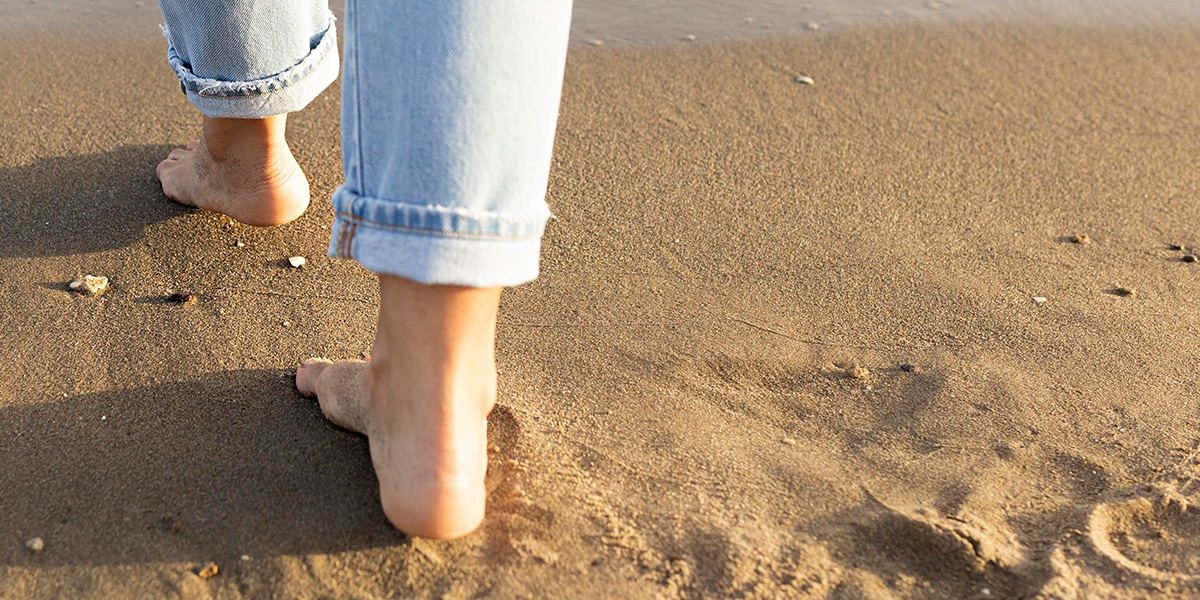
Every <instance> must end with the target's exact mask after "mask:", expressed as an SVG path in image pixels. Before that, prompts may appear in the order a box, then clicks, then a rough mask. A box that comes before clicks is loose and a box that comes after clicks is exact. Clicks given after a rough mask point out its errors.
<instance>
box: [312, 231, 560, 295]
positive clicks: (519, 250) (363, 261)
mask: <svg viewBox="0 0 1200 600" xmlns="http://www.w3.org/2000/svg"><path fill="white" fill-rule="evenodd" d="M541 245H542V240H541V237H540V236H539V237H529V238H462V237H453V236H446V235H439V234H437V233H434V232H423V231H413V230H410V231H403V230H397V229H394V228H386V227H380V226H377V225H375V224H372V223H369V222H363V221H358V220H354V219H348V218H344V217H342V216H339V217H338V218H337V219H335V220H334V223H333V236H332V237H331V239H330V240H329V255H330V256H332V257H335V258H353V259H354V260H356V261H358V263H359V264H360V265H362V266H363V267H365V268H366V269H367V270H369V271H373V272H375V273H378V274H380V275H395V276H397V277H403V278H405V279H410V280H413V281H416V282H418V283H424V284H427V285H461V286H467V287H479V288H484V287H509V286H514V285H519V284H522V283H526V282H529V281H533V280H534V279H537V276H538V261H539V257H540V253H541Z"/></svg>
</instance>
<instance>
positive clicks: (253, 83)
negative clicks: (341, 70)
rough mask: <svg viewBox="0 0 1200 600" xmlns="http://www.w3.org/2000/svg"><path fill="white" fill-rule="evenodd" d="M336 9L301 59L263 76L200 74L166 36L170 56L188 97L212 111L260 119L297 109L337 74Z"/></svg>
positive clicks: (207, 113)
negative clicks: (213, 76)
mask: <svg viewBox="0 0 1200 600" xmlns="http://www.w3.org/2000/svg"><path fill="white" fill-rule="evenodd" d="M333 23H334V17H333V13H329V27H328V28H327V29H326V30H325V32H324V33H323V34H322V35H321V41H320V42H318V43H317V46H316V47H315V48H313V49H312V51H310V52H309V53H308V55H307V56H305V57H304V59H302V60H301V61H300V62H298V63H296V64H295V65H292V66H291V67H288V68H287V69H284V70H283V71H280V72H279V73H276V74H275V75H272V76H270V77H264V78H262V79H253V80H249V81H222V80H218V79H209V78H205V77H199V76H197V75H196V74H195V73H193V72H192V69H191V67H190V66H189V65H188V64H187V63H185V62H184V61H183V59H181V58H180V57H179V55H178V54H177V53H176V52H175V46H174V44H173V43H171V34H170V32H169V31H167V29H166V28H165V27H164V28H163V33H164V35H166V36H167V44H168V46H167V60H168V62H170V64H171V69H172V70H174V71H175V75H176V76H178V77H179V84H180V87H181V88H182V89H183V91H184V93H185V94H187V98H188V102H191V103H192V105H193V106H195V107H196V108H198V109H199V110H200V112H201V113H203V114H204V115H205V116H208V117H225V118H237V119H261V118H264V117H269V116H272V115H279V114H284V113H290V112H295V111H298V110H300V109H302V108H304V107H305V106H307V105H308V103H309V102H312V100H313V98H316V97H317V95H318V94H320V93H321V92H322V91H324V90H325V88H327V87H329V84H331V83H333V82H334V80H336V79H337V76H338V65H339V61H338V51H337V30H336V29H335V27H334V24H333Z"/></svg>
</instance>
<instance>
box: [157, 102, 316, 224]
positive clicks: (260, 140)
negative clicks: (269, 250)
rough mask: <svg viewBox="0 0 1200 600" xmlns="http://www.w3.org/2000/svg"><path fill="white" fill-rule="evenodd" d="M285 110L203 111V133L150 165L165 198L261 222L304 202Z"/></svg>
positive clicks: (292, 213)
mask: <svg viewBox="0 0 1200 600" xmlns="http://www.w3.org/2000/svg"><path fill="white" fill-rule="evenodd" d="M286 124H287V115H286V114H284V115H275V116H272V117H267V118H265V119H217V118H212V117H204V133H203V135H202V136H201V138H200V139H198V140H195V141H193V142H192V143H190V144H188V146H187V148H186V149H185V148H177V149H175V150H172V151H171V153H170V154H169V155H167V158H166V159H165V160H163V161H162V162H161V163H159V164H158V169H157V170H156V171H155V172H156V174H157V175H158V179H159V181H161V182H162V187H163V193H164V194H166V195H167V197H168V198H170V199H172V200H174V201H176V202H179V203H180V204H187V205H188V206H195V207H197V208H202V209H204V210H211V211H213V212H219V213H221V214H224V215H228V216H230V217H231V218H233V219H234V220H237V221H240V222H242V223H245V224H247V225H254V226H258V227H266V226H270V225H282V224H284V223H287V222H289V221H293V220H295V219H296V218H298V217H299V216H300V215H302V214H304V210H305V209H306V208H308V200H309V196H308V179H307V178H306V177H305V176H304V172H303V171H302V170H301V169H300V165H299V164H298V163H296V159H295V157H293V156H292V152H291V150H290V149H289V148H288V145H287V140H286V139H285V138H284V128H285V127H286Z"/></svg>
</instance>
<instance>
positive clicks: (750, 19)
mask: <svg viewBox="0 0 1200 600" xmlns="http://www.w3.org/2000/svg"><path fill="white" fill-rule="evenodd" d="M753 22H754V17H746V24H747V25H749V24H751V23H753Z"/></svg>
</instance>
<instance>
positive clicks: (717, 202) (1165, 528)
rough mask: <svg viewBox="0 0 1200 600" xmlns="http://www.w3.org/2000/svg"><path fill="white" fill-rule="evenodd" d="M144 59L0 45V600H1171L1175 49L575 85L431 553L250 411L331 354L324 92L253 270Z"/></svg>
mask: <svg viewBox="0 0 1200 600" xmlns="http://www.w3.org/2000/svg"><path fill="white" fill-rule="evenodd" d="M81 47H86V48H87V51H86V52H81V51H80V48H81ZM163 51H164V42H163V40H162V39H161V38H160V37H158V36H157V33H156V32H150V33H149V34H146V35H141V36H137V35H127V34H121V35H108V36H106V35H105V34H103V33H102V32H95V31H93V32H76V33H73V34H72V35H70V36H63V35H48V34H47V33H46V32H44V31H37V30H31V31H25V32H21V31H18V32H13V33H12V34H11V35H7V36H6V37H5V38H4V39H3V40H0V81H4V82H6V84H5V85H3V86H0V106H3V107H5V110H4V111H3V112H2V113H0V273H3V274H4V275H3V277H0V293H2V294H3V296H4V298H5V303H4V308H3V309H0V331H2V332H3V333H4V335H3V338H2V339H0V355H2V356H4V357H5V358H6V360H5V361H3V363H0V381H2V382H3V383H4V385H2V386H0V597H4V598H57V597H92V598H126V597H168V598H169V597H182V598H209V597H212V598H240V597H250V598H263V597H280V598H384V597H396V596H399V597H406V596H417V597H451V598H467V597H498V598H517V597H563V598H568V597H581V598H620V597H631V598H651V597H667V598H673V597H689V598H699V597H761V598H773V597H802V598H808V597H812V598H824V597H833V598H893V597H895V598H985V597H990V598H1016V597H1027V598H1028V597H1039V596H1040V597H1046V598H1085V597H1114V598H1149V597H1163V596H1168V597H1169V596H1177V597H1198V596H1200V583H1198V582H1200V542H1197V539H1200V537H1198V535H1197V534H1200V514H1198V513H1197V509H1196V508H1195V507H1194V506H1193V505H1192V501H1193V500H1195V498H1196V490H1195V489H1194V477H1196V476H1197V474H1198V473H1200V434H1198V431H1197V429H1198V426H1200V419H1198V417H1200V415H1198V414H1197V403H1196V398H1197V380H1198V379H1200V367H1198V365H1197V358H1196V349H1197V348H1198V347H1200V311H1198V310H1197V309H1198V306H1197V305H1198V303H1200V294H1198V293H1197V291H1198V290H1200V263H1188V262H1184V260H1183V258H1184V256H1186V255H1189V254H1190V253H1191V249H1192V248H1193V247H1194V246H1200V230H1198V229H1197V223H1200V202H1198V199H1200V158H1198V157H1200V135H1197V133H1198V132H1200V111H1198V110H1197V109H1196V107H1197V104H1196V98H1198V97H1200V61H1197V60H1196V57H1197V56H1200V31H1198V30H1194V29H1190V28H1179V29H1171V28H1165V27H1154V28H1142V27H1137V28H1134V27H1131V28H1116V27H1105V28H1084V27H1066V26H1061V27H1059V26H1052V27H1051V26H1047V27H1034V26H1031V25H1022V26H1018V25H995V24H993V25H984V24H957V25H953V26H938V25H909V26H903V27H889V28H871V27H858V28H846V29H844V30H841V31H837V32H834V33H830V34H825V35H820V36H809V37H803V38H795V37H791V38H782V39H756V40H753V41H742V42H729V43H722V44H713V45H709V44H680V45H677V46H673V47H656V48H640V47H626V48H620V47H611V46H609V47H599V48H592V47H589V46H586V45H582V46H577V47H576V48H575V49H574V50H573V51H572V53H571V55H570V58H569V64H568V69H567V76H566V84H565V90H564V99H563V109H562V115H561V120H560V127H559V137H558V141H557V146H556V155H555V160H554V167H553V171H552V175H551V182H550V189H549V201H550V204H551V207H552V209H553V210H554V212H555V214H556V219H554V220H553V221H551V222H550V224H549V226H548V229H547V235H546V239H545V247H544V252H543V265H542V266H543V270H542V276H541V277H540V278H539V279H538V280H537V281H536V282H534V283H532V284H529V285H525V286H521V287H519V288H516V289H513V290H511V291H509V292H507V293H506V295H505V297H504V301H503V307H502V310H501V315H500V323H501V324H500V331H499V347H498V361H499V368H500V405H499V406H498V407H497V408H496V410H495V411H494V413H493V415H492V418H491V421H490V435H491V443H492V444H494V445H495V448H493V452H492V453H491V471H490V473H489V489H490V490H491V492H490V498H489V506H488V516H487V519H486V522H485V523H484V525H483V527H482V528H481V529H480V530H479V531H477V532H476V533H474V534H472V535H470V536H468V537H466V538H463V539H461V540H457V541H450V542H435V541H429V540H420V539H409V538H406V537H405V536H403V535H402V534H400V533H397V532H395V531H393V530H392V529H391V528H390V527H389V526H388V524H387V522H386V520H385V519H384V516H383V514H382V512H381V510H380V508H379V505H378V500H377V498H376V490H375V481H374V478H373V475H372V472H371V468H370V464H369V458H368V456H367V448H366V443H365V440H364V438H362V437H359V436H356V435H354V434H351V433H347V432H345V431H341V430H339V429H337V428H336V427H333V426H332V425H330V424H328V423H327V422H325V420H324V419H323V418H322V416H321V414H320V412H319V410H318V409H317V407H316V405H315V404H314V403H313V402H311V401H309V400H306V399H304V398H301V397H300V396H299V395H298V394H297V393H296V392H295V389H294V387H293V385H292V383H291V378H292V376H293V369H294V367H295V366H296V365H297V364H298V363H299V362H300V361H301V360H302V359H304V358H306V357H309V356H327V357H330V358H347V357H359V356H362V355H363V354H364V353H365V352H367V351H369V349H370V344H371V340H372V328H373V325H374V316H375V309H376V302H377V301H376V289H375V284H374V281H373V278H372V276H370V274H368V273H366V272H364V271H363V270H362V269H361V268H359V267H358V266H357V265H355V264H354V263H352V262H349V261H337V260H332V259H329V258H327V257H325V249H326V245H327V243H328V233H329V232H328V227H329V224H330V222H331V218H332V215H331V210H330V208H329V206H328V205H327V204H326V203H325V202H323V201H322V200H321V199H323V198H326V197H328V196H329V195H330V193H331V192H332V191H333V189H334V187H335V186H336V185H337V184H338V183H339V178H340V174H339V173H340V155H339V151H338V90H337V89H336V87H335V88H332V89H330V90H328V91H327V92H326V93H325V94H323V95H322V96H321V97H319V98H318V99H317V100H316V101H315V102H314V103H313V104H312V105H311V106H310V107H309V108H308V109H306V110H305V111H303V112H302V113H299V114H297V115H295V116H294V117H293V118H292V119H290V125H291V127H290V130H289V135H290V140H291V144H292V147H293V149H294V151H295V152H296V155H297V159H298V160H299V162H300V163H301V165H302V166H303V167H304V168H305V169H306V171H307V172H308V173H309V175H310V177H311V180H312V189H313V197H314V204H313V206H312V208H311V209H310V211H309V212H308V214H306V215H305V216H304V217H303V218H301V219H300V220H298V221H296V222H295V223H292V224H289V225H286V226H283V227H279V228H273V229H252V228H249V227H245V226H241V225H238V224H236V223H233V222H231V221H230V220H228V219H226V218H223V217H219V216H215V215H212V214H203V213H197V212H194V211H192V210H189V209H187V208H184V207H181V206H177V205H174V204H172V203H170V202H169V201H167V200H166V199H165V198H164V197H163V196H162V194H161V191H160V189H159V188H158V186H157V184H156V181H155V179H154V166H155V164H156V162H157V161H158V160H159V158H160V157H162V156H163V155H164V154H165V153H166V152H167V151H168V149H169V148H170V147H173V146H179V145H182V144H184V143H186V142H187V141H188V140H189V139H191V138H192V137H194V136H195V135H196V134H197V132H198V120H197V117H196V114H195V112H194V111H193V109H191V108H190V106H189V105H187V103H186V102H185V100H184V98H183V96H182V95H181V94H179V92H178V84H177V83H176V81H175V80H174V78H173V77H172V75H171V73H170V71H169V70H168V69H167V67H166V66H165V64H164V61H163V60H162V57H163ZM101 65H102V66H104V76H103V78H101V77H98V74H97V73H98V66H101ZM800 75H804V76H808V77H811V78H812V80H813V82H814V84H813V85H805V84H801V83H797V82H796V81H795V78H796V77H797V76H800ZM14 82H16V84H14ZM1079 235H1086V236H1088V241H1090V243H1086V244H1082V243H1076V242H1074V241H1072V236H1079ZM1176 246H1181V247H1183V248H1185V249H1184V250H1179V249H1175V247H1176ZM294 255H301V256H306V257H307V258H308V264H307V265H306V266H305V267H303V268H300V269H295V268H291V267H290V266H288V265H287V263H286V259H287V258H288V257H289V256H294ZM81 274H93V275H103V276H107V277H109V278H110V280H111V286H110V289H109V290H108V291H107V293H105V294H104V295H102V296H100V297H87V296H82V295H80V294H77V293H74V292H71V291H69V290H68V287H67V284H68V282H70V281H71V280H73V279H75V278H76V277H77V276H79V275H81ZM1120 289H1128V290H1132V291H1134V292H1135V293H1134V294H1132V295H1122V294H1121V293H1119V290H1120ZM176 293H191V294H194V295H195V297H196V301H195V302H193V303H189V304H178V303H173V302H171V301H170V300H169V296H170V295H171V294H176ZM1034 298H1044V299H1045V300H1044V301H1035V300H1034ZM854 367H861V368H863V369H866V370H867V371H869V374H867V375H866V376H865V377H863V378H854V377H851V376H850V375H849V373H850V371H851V370H852V369H853V368H854ZM859 374H860V375H861V374H862V373H861V371H860V372H859ZM35 536H36V537H40V538H42V539H43V540H44V543H45V547H44V549H43V550H41V551H40V552H37V553H34V552H31V551H29V550H27V549H26V547H25V542H26V540H27V539H29V538H32V537H35ZM209 563H213V564H215V565H217V567H218V572H217V574H216V575H215V576H211V577H202V576H201V574H203V575H209V574H211V571H208V572H204V571H203V569H204V568H205V567H206V566H207V565H209Z"/></svg>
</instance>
